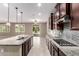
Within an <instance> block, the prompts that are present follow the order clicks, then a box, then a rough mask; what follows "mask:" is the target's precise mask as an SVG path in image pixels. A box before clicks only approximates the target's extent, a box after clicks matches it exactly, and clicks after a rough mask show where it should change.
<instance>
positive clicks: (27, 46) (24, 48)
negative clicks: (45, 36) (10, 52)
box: [22, 37, 33, 56]
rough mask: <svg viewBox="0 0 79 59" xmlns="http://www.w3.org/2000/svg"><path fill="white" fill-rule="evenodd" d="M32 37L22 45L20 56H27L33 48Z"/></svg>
mask: <svg viewBox="0 0 79 59" xmlns="http://www.w3.org/2000/svg"><path fill="white" fill-rule="evenodd" d="M32 43H33V37H31V38H29V39H28V40H26V41H25V42H24V43H23V44H22V56H27V55H28V53H29V51H30V49H31V47H32V46H33V44H32Z"/></svg>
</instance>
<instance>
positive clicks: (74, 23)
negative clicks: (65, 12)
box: [71, 3, 79, 30]
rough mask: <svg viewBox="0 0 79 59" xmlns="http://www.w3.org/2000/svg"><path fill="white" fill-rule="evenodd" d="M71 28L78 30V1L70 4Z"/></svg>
mask: <svg viewBox="0 0 79 59" xmlns="http://www.w3.org/2000/svg"><path fill="white" fill-rule="evenodd" d="M71 29H72V30H79V3H72V4H71Z"/></svg>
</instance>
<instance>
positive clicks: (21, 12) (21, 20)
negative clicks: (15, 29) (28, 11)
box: [21, 12, 23, 24]
mask: <svg viewBox="0 0 79 59" xmlns="http://www.w3.org/2000/svg"><path fill="white" fill-rule="evenodd" d="M22 19H23V12H21V24H22Z"/></svg>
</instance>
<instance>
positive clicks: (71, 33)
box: [51, 28, 79, 44]
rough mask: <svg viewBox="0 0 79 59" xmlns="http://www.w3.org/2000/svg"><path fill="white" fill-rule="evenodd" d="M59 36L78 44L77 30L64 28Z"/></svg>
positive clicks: (78, 32) (78, 33)
mask: <svg viewBox="0 0 79 59" xmlns="http://www.w3.org/2000/svg"><path fill="white" fill-rule="evenodd" d="M51 35H53V33H51ZM61 38H63V39H65V40H67V41H73V42H75V43H77V44H79V31H75V30H70V29H67V28H65V29H64V30H63V32H62V34H61Z"/></svg>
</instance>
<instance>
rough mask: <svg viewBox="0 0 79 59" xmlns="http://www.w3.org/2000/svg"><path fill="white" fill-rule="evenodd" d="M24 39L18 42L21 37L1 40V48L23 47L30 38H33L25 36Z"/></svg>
mask: <svg viewBox="0 0 79 59" xmlns="http://www.w3.org/2000/svg"><path fill="white" fill-rule="evenodd" d="M24 37H25V38H24V39H21V40H17V39H18V38H19V35H17V36H13V37H9V38H5V39H1V40H0V46H2V45H22V44H23V43H24V42H25V41H26V40H28V39H29V38H31V37H32V35H31V36H30V35H25V36H24Z"/></svg>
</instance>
